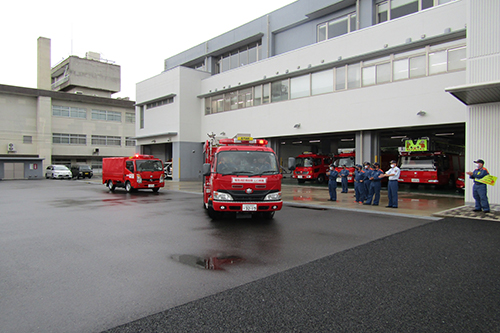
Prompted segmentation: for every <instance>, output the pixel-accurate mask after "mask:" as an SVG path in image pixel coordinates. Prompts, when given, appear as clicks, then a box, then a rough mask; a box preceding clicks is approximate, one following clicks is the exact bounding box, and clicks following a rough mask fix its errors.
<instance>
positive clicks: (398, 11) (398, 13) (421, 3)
mask: <svg viewBox="0 0 500 333" xmlns="http://www.w3.org/2000/svg"><path fill="white" fill-rule="evenodd" d="M451 1H456V0H387V1H383V2H380V3H379V4H377V7H376V14H377V24H378V23H382V22H385V21H389V20H393V19H397V18H399V17H403V16H406V15H409V14H413V13H416V12H418V11H419V10H425V9H428V8H431V7H434V6H439V5H442V4H444V3H447V2H451Z"/></svg>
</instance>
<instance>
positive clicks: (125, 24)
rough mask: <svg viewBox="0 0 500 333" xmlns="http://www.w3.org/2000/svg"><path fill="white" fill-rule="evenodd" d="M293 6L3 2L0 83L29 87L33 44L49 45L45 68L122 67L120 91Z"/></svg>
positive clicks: (273, 1) (255, 0)
mask: <svg viewBox="0 0 500 333" xmlns="http://www.w3.org/2000/svg"><path fill="white" fill-rule="evenodd" d="M292 2H294V1H292V0H252V1H238V0H212V1H175V0H145V1H139V2H137V3H135V2H126V1H125V2H124V1H116V0H102V1H83V2H82V1H67V0H62V1H61V0H27V1H4V3H3V4H2V19H1V20H0V31H1V45H2V48H1V50H0V84H7V85H13V86H21V87H29V88H36V81H37V79H36V66H37V64H36V63H37V39H38V37H40V36H42V37H46V38H50V39H51V46H52V55H51V62H52V66H54V65H56V64H57V63H59V62H60V61H61V60H63V59H66V58H67V57H68V56H70V55H76V56H79V57H85V53H86V52H88V51H92V52H98V53H101V57H102V58H104V59H108V60H112V61H114V62H115V63H116V64H117V65H120V66H121V92H119V93H117V94H114V95H113V97H114V98H116V97H130V98H131V99H132V100H135V84H136V83H137V82H140V81H143V80H145V79H147V78H150V77H152V76H154V75H157V74H159V73H161V72H162V71H163V60H164V59H165V58H168V57H170V56H173V55H175V54H177V53H179V52H182V51H184V50H186V49H189V48H190V47H192V46H195V45H198V44H200V43H202V42H204V41H206V40H208V39H210V38H213V37H216V36H218V35H220V34H222V33H224V32H226V31H229V30H231V29H234V28H236V27H238V26H241V25H243V24H245V23H247V22H249V21H251V20H253V19H255V18H258V17H260V16H262V15H265V14H267V13H269V12H271V11H273V10H276V9H278V8H281V7H283V6H285V5H288V4H290V3H292Z"/></svg>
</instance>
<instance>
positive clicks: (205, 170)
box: [201, 163, 212, 176]
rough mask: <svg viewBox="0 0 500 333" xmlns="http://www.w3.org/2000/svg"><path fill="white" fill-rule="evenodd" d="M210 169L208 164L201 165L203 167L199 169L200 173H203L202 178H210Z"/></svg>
mask: <svg viewBox="0 0 500 333" xmlns="http://www.w3.org/2000/svg"><path fill="white" fill-rule="evenodd" d="M210 168H211V165H210V163H204V164H203V167H202V168H201V172H202V173H203V176H210V174H211V173H212V172H211V171H210Z"/></svg>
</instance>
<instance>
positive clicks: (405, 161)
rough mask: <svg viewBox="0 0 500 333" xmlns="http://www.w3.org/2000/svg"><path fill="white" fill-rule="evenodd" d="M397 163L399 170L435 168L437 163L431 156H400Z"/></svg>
mask: <svg viewBox="0 0 500 333" xmlns="http://www.w3.org/2000/svg"><path fill="white" fill-rule="evenodd" d="M399 163H400V165H401V166H400V168H401V170H408V169H412V170H413V169H419V170H435V169H436V165H437V161H435V160H434V158H433V157H432V156H401V158H400V160H399Z"/></svg>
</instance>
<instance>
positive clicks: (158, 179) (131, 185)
mask: <svg viewBox="0 0 500 333" xmlns="http://www.w3.org/2000/svg"><path fill="white" fill-rule="evenodd" d="M102 183H103V184H105V185H106V186H107V187H108V189H109V190H110V191H114V190H115V188H116V187H124V188H125V190H126V191H127V192H132V191H134V190H138V189H151V190H153V192H158V191H159V190H160V187H164V186H165V175H164V171H163V163H162V162H161V160H159V159H157V158H155V157H154V156H151V155H140V154H136V155H134V156H130V157H109V158H103V159H102Z"/></svg>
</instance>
